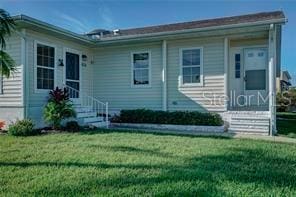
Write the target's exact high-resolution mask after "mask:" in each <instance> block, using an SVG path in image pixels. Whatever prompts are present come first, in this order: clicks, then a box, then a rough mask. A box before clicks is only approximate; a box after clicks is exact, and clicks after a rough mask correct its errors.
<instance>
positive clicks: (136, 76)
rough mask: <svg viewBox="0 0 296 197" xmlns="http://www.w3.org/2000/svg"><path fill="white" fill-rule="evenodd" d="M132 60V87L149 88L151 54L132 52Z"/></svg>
mask: <svg viewBox="0 0 296 197" xmlns="http://www.w3.org/2000/svg"><path fill="white" fill-rule="evenodd" d="M131 58H132V86H134V87H138V86H150V85H151V76H150V69H151V61H150V59H151V53H150V52H133V53H132V54H131Z"/></svg>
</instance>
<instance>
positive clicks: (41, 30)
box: [0, 11, 287, 134]
mask: <svg viewBox="0 0 296 197" xmlns="http://www.w3.org/2000/svg"><path fill="white" fill-rule="evenodd" d="M14 19H15V21H16V23H17V29H18V31H17V32H15V33H14V34H13V35H12V36H11V37H9V38H8V40H7V48H6V50H7V51H8V53H9V54H10V55H11V56H12V57H13V58H14V60H15V61H16V63H17V65H18V72H16V73H15V74H14V75H13V77H11V78H9V79H7V78H3V79H1V82H0V83H1V90H0V119H3V120H5V121H8V122H9V121H14V120H16V119H23V118H31V119H33V120H34V121H35V123H36V124H37V126H38V127H42V126H44V121H43V118H42V113H43V107H44V105H45V104H46V102H47V97H48V92H49V90H51V89H53V88H55V87H56V86H59V87H67V88H68V89H69V90H70V95H71V97H72V99H73V102H74V103H75V104H76V105H77V106H78V107H77V111H78V118H82V119H83V122H84V123H87V124H92V125H95V126H102V125H103V123H104V122H102V121H103V120H102V119H100V118H99V117H97V115H96V114H98V113H108V114H114V113H118V112H119V111H120V110H121V109H136V108H147V109H152V110H165V111H175V110H182V111H186V110H196V111H201V112H216V113H219V114H221V116H222V117H223V118H224V120H225V122H227V123H228V124H229V131H232V132H248V133H263V134H274V133H275V132H276V126H275V125H276V122H275V92H276V85H275V83H276V77H277V76H279V75H280V73H281V72H280V65H281V64H280V61H281V60H280V57H281V55H280V54H281V31H282V25H283V24H285V23H286V21H287V20H286V18H285V15H284V13H283V12H282V11H273V12H262V13H255V14H248V15H241V16H231V17H224V18H215V19H207V20H199V21H190V22H182V23H174V24H167V25H157V26H150V27H140V28H132V29H117V30H113V31H110V30H104V29H97V30H94V31H92V32H90V33H89V34H85V35H81V34H77V33H74V32H71V31H68V30H66V29H63V28H60V27H57V26H54V25H51V24H48V23H46V22H42V21H40V20H37V19H34V18H31V17H29V16H25V15H19V16H15V17H14ZM86 107H88V111H85V108H86Z"/></svg>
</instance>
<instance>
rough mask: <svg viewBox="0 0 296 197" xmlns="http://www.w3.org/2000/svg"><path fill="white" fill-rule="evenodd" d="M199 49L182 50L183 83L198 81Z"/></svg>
mask: <svg viewBox="0 0 296 197" xmlns="http://www.w3.org/2000/svg"><path fill="white" fill-rule="evenodd" d="M200 67H201V49H186V50H183V51H182V74H183V84H194V83H200V80H201V79H200V72H201V71H200V69H201V68H200Z"/></svg>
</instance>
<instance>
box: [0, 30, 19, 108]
mask: <svg viewBox="0 0 296 197" xmlns="http://www.w3.org/2000/svg"><path fill="white" fill-rule="evenodd" d="M6 52H7V53H8V54H9V55H10V56H11V57H12V59H13V60H14V61H15V63H16V66H17V71H16V72H15V73H13V74H12V75H11V76H10V78H5V77H4V78H3V79H2V83H3V84H2V87H3V92H2V94H1V93H0V106H13V107H15V106H22V65H21V37H20V36H18V35H17V34H13V35H11V36H10V37H9V38H7V40H6Z"/></svg>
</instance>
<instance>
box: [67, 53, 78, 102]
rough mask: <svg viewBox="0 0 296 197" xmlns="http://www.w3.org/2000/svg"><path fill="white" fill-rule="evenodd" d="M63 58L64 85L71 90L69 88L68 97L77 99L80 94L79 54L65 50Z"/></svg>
mask: <svg viewBox="0 0 296 197" xmlns="http://www.w3.org/2000/svg"><path fill="white" fill-rule="evenodd" d="M65 58H66V65H65V67H66V70H65V74H66V85H67V86H70V87H71V89H72V90H73V91H72V90H69V94H70V98H72V99H77V98H79V96H80V95H79V91H80V60H79V59H80V56H79V54H75V53H70V52H66V54H65ZM75 90H76V91H75Z"/></svg>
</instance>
